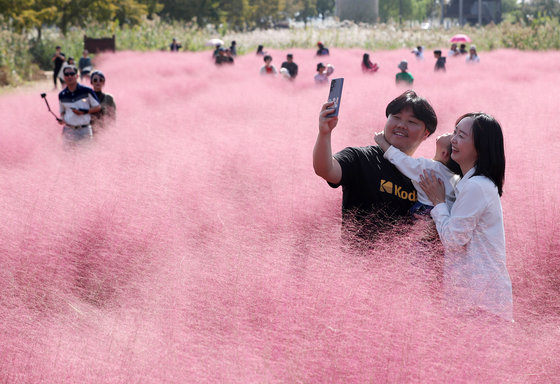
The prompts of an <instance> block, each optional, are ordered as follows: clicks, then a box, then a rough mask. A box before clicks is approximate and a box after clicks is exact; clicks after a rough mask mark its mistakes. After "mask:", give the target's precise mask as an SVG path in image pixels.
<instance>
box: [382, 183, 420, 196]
mask: <svg viewBox="0 0 560 384" xmlns="http://www.w3.org/2000/svg"><path fill="white" fill-rule="evenodd" d="M379 191H380V192H385V193H389V194H391V195H395V196H397V197H399V198H401V199H403V200H409V201H416V200H417V197H416V190H414V191H412V192H407V191H403V190H402V187H400V186H398V185H393V183H392V182H390V181H387V180H383V179H381V182H380V183H379Z"/></svg>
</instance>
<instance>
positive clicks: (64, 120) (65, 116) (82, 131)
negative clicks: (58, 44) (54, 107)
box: [58, 65, 101, 141]
mask: <svg viewBox="0 0 560 384" xmlns="http://www.w3.org/2000/svg"><path fill="white" fill-rule="evenodd" d="M63 75H64V80H65V83H66V88H64V89H63V90H62V91H61V92H60V93H59V94H58V101H59V104H60V116H61V119H60V120H59V123H60V124H61V125H64V128H63V130H62V135H63V137H64V138H65V139H66V140H68V141H79V140H82V139H89V138H91V137H92V135H93V131H92V130H91V114H92V113H96V112H99V111H101V105H100V104H99V100H98V99H97V96H96V95H95V92H94V91H93V89H91V88H89V87H85V86H83V85H81V84H79V83H78V68H76V66H74V65H69V66H67V67H65V68H64V70H63Z"/></svg>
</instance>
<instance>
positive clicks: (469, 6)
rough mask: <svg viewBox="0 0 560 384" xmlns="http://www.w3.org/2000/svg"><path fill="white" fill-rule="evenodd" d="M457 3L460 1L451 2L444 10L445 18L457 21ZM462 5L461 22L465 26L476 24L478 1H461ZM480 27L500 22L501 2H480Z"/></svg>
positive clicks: (458, 13)
mask: <svg viewBox="0 0 560 384" xmlns="http://www.w3.org/2000/svg"><path fill="white" fill-rule="evenodd" d="M459 3H460V0H451V2H450V3H449V5H448V6H447V8H446V10H445V17H450V18H454V19H459V15H460V12H459ZM462 3H463V21H464V23H467V24H473V25H474V24H478V0H462ZM481 9H482V13H481V15H482V25H486V24H489V23H494V24H498V23H499V22H501V21H502V2H501V0H495V1H482V7H481Z"/></svg>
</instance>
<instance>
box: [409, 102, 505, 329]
mask: <svg viewBox="0 0 560 384" xmlns="http://www.w3.org/2000/svg"><path fill="white" fill-rule="evenodd" d="M451 146H452V154H451V158H452V159H453V160H455V161H456V162H457V163H458V164H459V166H460V167H461V172H462V174H463V177H462V178H461V180H460V181H459V182H458V183H457V185H456V187H455V195H456V200H455V203H454V204H453V206H452V207H451V210H450V209H449V207H448V206H447V204H445V188H444V185H443V181H442V180H440V179H438V178H437V176H436V175H435V174H434V173H433V172H431V171H424V173H423V174H422V175H421V177H420V183H419V184H420V186H421V188H422V189H423V190H424V192H425V193H426V195H427V196H428V198H429V199H430V201H431V202H432V204H433V205H434V208H433V209H432V210H431V212H430V214H431V216H432V218H433V219H434V222H435V224H436V228H437V232H438V234H439V236H440V239H441V242H442V244H443V248H444V253H445V256H444V290H445V297H446V299H447V302H448V304H449V305H450V306H451V307H452V308H453V309H454V310H457V311H458V312H459V313H462V314H467V315H468V314H473V315H478V314H491V315H495V316H498V317H499V318H502V319H505V320H507V321H513V299H512V289H511V279H510V276H509V273H508V270H507V266H506V242H505V231H504V221H503V213H502V205H501V202H500V197H501V196H502V191H503V189H502V188H503V184H504V177H505V151H504V140H503V134H502V128H501V126H500V124H499V123H498V122H497V121H496V119H494V118H493V117H492V116H490V115H488V114H486V113H468V114H465V115H463V116H461V117H460V118H459V119H458V120H457V123H456V128H455V132H454V135H453V138H452V140H451ZM491 317H492V316H491Z"/></svg>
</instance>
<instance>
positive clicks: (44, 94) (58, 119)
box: [41, 93, 62, 121]
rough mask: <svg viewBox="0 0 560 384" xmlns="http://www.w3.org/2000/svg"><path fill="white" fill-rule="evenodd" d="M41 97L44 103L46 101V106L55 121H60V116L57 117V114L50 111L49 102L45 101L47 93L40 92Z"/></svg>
mask: <svg viewBox="0 0 560 384" xmlns="http://www.w3.org/2000/svg"><path fill="white" fill-rule="evenodd" d="M41 97H42V98H43V99H44V100H45V103H47V108H48V110H49V112H50V113H51V114H52V115H53V116H54V117H55V119H56V121H62V119H61V118H60V117H58V116H57V115H55V114H54V112H53V111H51V107H50V105H49V102H48V101H47V94H46V93H41Z"/></svg>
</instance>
